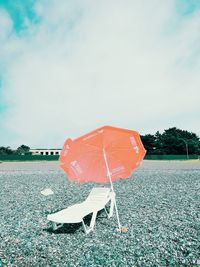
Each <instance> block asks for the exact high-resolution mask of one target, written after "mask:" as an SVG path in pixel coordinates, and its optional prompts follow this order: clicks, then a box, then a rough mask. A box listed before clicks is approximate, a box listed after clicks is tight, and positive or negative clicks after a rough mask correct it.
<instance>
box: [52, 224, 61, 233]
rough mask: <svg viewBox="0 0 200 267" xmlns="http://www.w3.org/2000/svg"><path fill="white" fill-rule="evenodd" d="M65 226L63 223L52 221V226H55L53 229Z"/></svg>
mask: <svg viewBox="0 0 200 267" xmlns="http://www.w3.org/2000/svg"><path fill="white" fill-rule="evenodd" d="M62 226H63V223H59V224H57V223H55V222H52V227H53V230H54V231H55V230H57V229H59V228H60V227H62Z"/></svg>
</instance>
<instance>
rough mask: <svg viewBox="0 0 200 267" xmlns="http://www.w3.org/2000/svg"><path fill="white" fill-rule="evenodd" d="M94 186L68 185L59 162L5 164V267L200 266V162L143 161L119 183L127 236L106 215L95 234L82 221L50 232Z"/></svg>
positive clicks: (1, 168)
mask: <svg viewBox="0 0 200 267" xmlns="http://www.w3.org/2000/svg"><path fill="white" fill-rule="evenodd" d="M93 186H94V184H91V183H90V184H77V183H70V182H68V180H67V179H66V176H65V174H64V173H63V172H62V170H60V169H59V166H58V163H57V162H34V163H33V162H31V163H30V162H26V163H21V162H19V163H1V164H0V190H1V194H0V204H1V205H0V227H1V228H0V229H1V231H0V266H20V267H21V266H124V267H125V266H142V267H143V266H144V267H145V266H200V162H199V161H183V162H179V161H176V162H174V161H171V162H170V161H165V162H164V161H144V163H143V165H142V166H141V167H140V168H139V169H138V170H136V171H135V172H133V175H132V177H131V178H129V179H125V180H119V181H117V182H115V183H114V188H115V191H116V194H117V204H118V209H119V216H120V220H121V224H122V225H123V226H125V227H127V228H128V232H127V233H119V232H117V231H116V227H117V222H116V217H115V216H114V217H113V218H111V219H110V220H109V219H107V218H106V216H105V214H104V212H101V213H100V214H99V215H98V218H97V223H96V230H95V232H94V233H90V234H89V235H85V234H84V232H83V229H82V226H81V225H80V224H73V225H69V224H66V225H64V226H63V227H62V228H60V229H58V230H57V231H52V228H51V225H50V224H49V223H48V222H47V219H46V216H47V214H49V213H52V212H55V211H57V210H60V209H63V208H66V207H67V206H69V205H71V204H74V203H77V202H80V201H82V200H83V199H85V198H86V197H87V195H88V194H89V192H90V190H91V188H92V187H93ZM45 188H51V189H52V190H53V191H54V194H53V195H50V196H46V197H45V196H43V195H42V194H41V193H40V191H41V190H42V189H45ZM86 219H87V221H89V218H86Z"/></svg>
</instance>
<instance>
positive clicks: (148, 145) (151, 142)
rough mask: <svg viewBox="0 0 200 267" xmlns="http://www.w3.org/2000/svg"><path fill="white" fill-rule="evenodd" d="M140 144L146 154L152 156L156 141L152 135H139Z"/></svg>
mask: <svg viewBox="0 0 200 267" xmlns="http://www.w3.org/2000/svg"><path fill="white" fill-rule="evenodd" d="M141 139H142V143H143V145H144V147H145V149H146V151H147V154H150V155H151V154H154V150H155V149H156V139H155V136H154V135H152V134H146V135H141Z"/></svg>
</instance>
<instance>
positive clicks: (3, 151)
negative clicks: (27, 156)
mask: <svg viewBox="0 0 200 267" xmlns="http://www.w3.org/2000/svg"><path fill="white" fill-rule="evenodd" d="M13 153H14V151H13V150H12V149H11V148H10V147H9V146H7V147H4V146H1V147H0V155H11V154H13Z"/></svg>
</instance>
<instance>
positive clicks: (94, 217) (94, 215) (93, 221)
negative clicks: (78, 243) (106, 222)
mask: <svg viewBox="0 0 200 267" xmlns="http://www.w3.org/2000/svg"><path fill="white" fill-rule="evenodd" d="M96 217H97V211H95V212H93V213H92V219H91V222H90V227H91V228H92V230H94V225H95V221H96Z"/></svg>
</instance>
